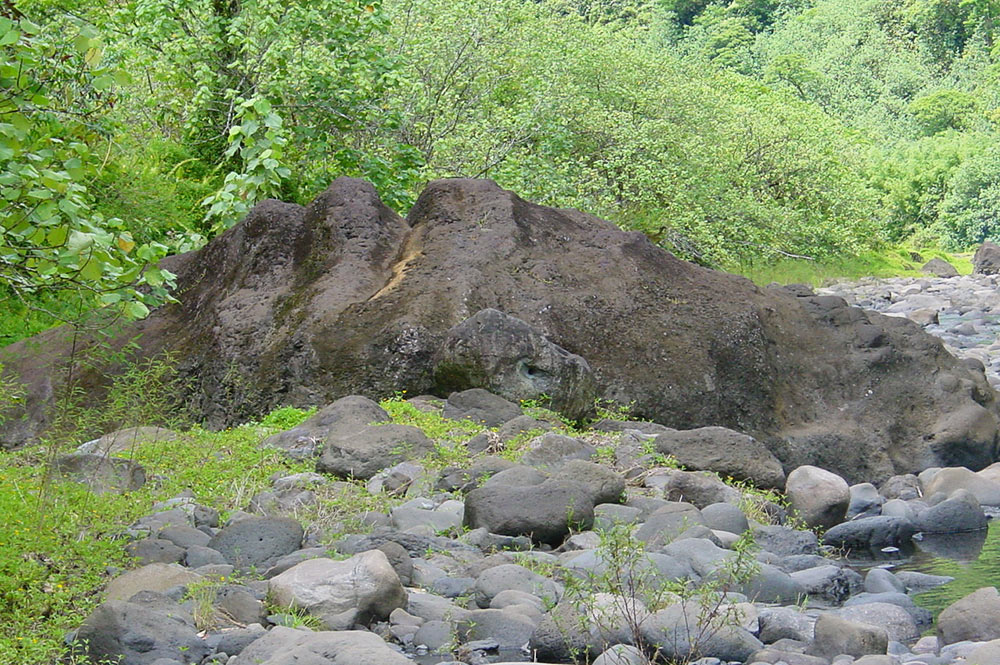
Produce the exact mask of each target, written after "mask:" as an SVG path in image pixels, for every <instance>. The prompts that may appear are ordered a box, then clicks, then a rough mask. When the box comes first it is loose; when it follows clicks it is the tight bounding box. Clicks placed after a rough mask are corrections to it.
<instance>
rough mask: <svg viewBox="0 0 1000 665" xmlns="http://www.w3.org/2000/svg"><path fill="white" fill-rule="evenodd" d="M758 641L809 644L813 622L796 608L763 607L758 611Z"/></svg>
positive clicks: (811, 637)
mask: <svg viewBox="0 0 1000 665" xmlns="http://www.w3.org/2000/svg"><path fill="white" fill-rule="evenodd" d="M758 621H759V623H760V635H759V637H760V639H761V641H762V642H764V643H765V644H773V643H774V642H777V641H778V640H782V639H792V640H799V641H801V642H811V641H812V639H813V623H815V620H814V619H812V618H811V617H809V616H808V615H806V614H805V613H803V612H801V611H800V610H799V609H798V608H796V607H764V608H761V610H760V617H759V619H758Z"/></svg>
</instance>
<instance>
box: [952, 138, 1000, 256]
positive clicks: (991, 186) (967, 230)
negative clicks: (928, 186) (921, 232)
mask: <svg viewBox="0 0 1000 665" xmlns="http://www.w3.org/2000/svg"><path fill="white" fill-rule="evenodd" d="M984 145H988V146H989V147H988V148H986V149H985V150H982V151H980V152H979V153H977V154H975V155H972V156H971V157H970V158H969V159H967V160H965V161H964V162H963V163H962V164H961V165H959V166H958V167H957V168H956V169H955V171H954V173H953V174H952V177H951V179H950V180H949V182H948V193H947V194H946V195H945V197H944V199H943V201H942V205H941V207H942V211H941V222H940V225H941V228H942V230H943V232H944V236H945V238H946V240H947V241H948V244H949V245H950V246H951V247H953V248H960V249H966V248H969V247H972V246H973V245H976V244H979V243H981V242H982V241H983V240H986V239H990V240H997V239H1000V149H997V147H996V141H995V140H993V141H990V142H989V143H988V144H984Z"/></svg>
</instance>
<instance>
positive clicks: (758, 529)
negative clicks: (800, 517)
mask: <svg viewBox="0 0 1000 665" xmlns="http://www.w3.org/2000/svg"><path fill="white" fill-rule="evenodd" d="M753 538H754V542H755V543H757V545H759V546H760V548H761V549H763V550H766V551H768V552H773V553H774V554H777V555H779V556H783V557H787V556H794V555H797V554H816V553H817V552H818V551H819V539H818V538H817V537H816V534H815V533H813V532H812V531H800V530H797V529H793V528H791V527H787V526H776V525H760V526H755V527H754V529H753Z"/></svg>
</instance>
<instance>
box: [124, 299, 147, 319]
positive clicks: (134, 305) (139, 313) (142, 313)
mask: <svg viewBox="0 0 1000 665" xmlns="http://www.w3.org/2000/svg"><path fill="white" fill-rule="evenodd" d="M125 313H126V314H128V315H129V316H131V317H132V318H134V319H144V318H146V317H147V316H149V308H148V307H146V305H145V304H143V303H141V302H139V301H138V300H133V301H132V302H130V303H129V304H128V305H126V306H125Z"/></svg>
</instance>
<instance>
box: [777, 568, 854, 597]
mask: <svg viewBox="0 0 1000 665" xmlns="http://www.w3.org/2000/svg"><path fill="white" fill-rule="evenodd" d="M791 576H792V579H793V580H795V581H796V582H798V583H799V584H801V585H802V586H803V587H804V588H805V590H806V593H808V594H809V596H810V597H819V598H823V599H824V600H828V601H830V602H833V603H837V604H839V603H842V602H844V600H845V599H846V598H847V597H848V596H850V595H851V592H852V591H853V590H855V589H857V588H859V587H860V586H861V577H860V575H858V574H857V573H855V572H854V571H853V570H850V569H847V568H841V567H839V566H834V565H825V566H817V567H815V568H807V569H805V570H800V571H798V572H795V573H792V574H791Z"/></svg>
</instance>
